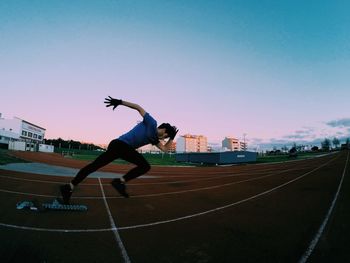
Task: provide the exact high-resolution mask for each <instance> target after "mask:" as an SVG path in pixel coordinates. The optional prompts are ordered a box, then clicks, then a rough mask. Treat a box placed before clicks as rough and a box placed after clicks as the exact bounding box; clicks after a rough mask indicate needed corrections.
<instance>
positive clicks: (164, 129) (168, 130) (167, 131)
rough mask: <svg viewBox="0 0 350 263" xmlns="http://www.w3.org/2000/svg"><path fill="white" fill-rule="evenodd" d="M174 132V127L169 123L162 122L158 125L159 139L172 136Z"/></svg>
mask: <svg viewBox="0 0 350 263" xmlns="http://www.w3.org/2000/svg"><path fill="white" fill-rule="evenodd" d="M175 134H176V127H175V126H171V125H170V124H169V123H162V124H161V125H159V126H158V137H159V139H166V138H174V137H175Z"/></svg>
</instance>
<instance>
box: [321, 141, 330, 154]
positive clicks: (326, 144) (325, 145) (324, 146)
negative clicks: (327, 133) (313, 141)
mask: <svg viewBox="0 0 350 263" xmlns="http://www.w3.org/2000/svg"><path fill="white" fill-rule="evenodd" d="M321 145H322V150H324V151H329V148H330V146H331V141H330V140H329V139H327V138H326V139H324V141H323V142H321Z"/></svg>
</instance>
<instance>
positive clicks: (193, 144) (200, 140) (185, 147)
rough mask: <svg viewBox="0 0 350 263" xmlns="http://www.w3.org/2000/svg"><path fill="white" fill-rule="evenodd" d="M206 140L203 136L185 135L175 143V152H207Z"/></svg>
mask: <svg viewBox="0 0 350 263" xmlns="http://www.w3.org/2000/svg"><path fill="white" fill-rule="evenodd" d="M207 151H208V140H207V137H205V136H203V135H191V134H185V135H182V136H180V137H179V138H178V139H177V141H176V152H180V153H181V152H207Z"/></svg>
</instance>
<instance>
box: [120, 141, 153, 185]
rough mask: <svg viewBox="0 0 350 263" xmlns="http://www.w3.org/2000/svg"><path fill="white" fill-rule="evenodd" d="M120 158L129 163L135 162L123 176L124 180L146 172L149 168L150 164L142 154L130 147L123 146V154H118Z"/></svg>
mask: <svg viewBox="0 0 350 263" xmlns="http://www.w3.org/2000/svg"><path fill="white" fill-rule="evenodd" d="M120 158H122V159H124V160H125V161H128V162H130V163H133V164H136V167H134V168H133V169H131V170H130V171H129V172H127V173H126V174H125V175H124V176H123V178H124V179H125V181H126V182H127V181H130V180H132V179H135V178H136V177H139V176H140V175H143V174H145V173H147V172H148V171H149V170H150V169H151V166H150V164H149V163H148V162H147V160H146V159H145V158H144V157H143V156H142V154H140V153H139V152H137V151H136V150H135V149H133V148H132V147H125V149H124V151H123V154H122V155H121V156H120Z"/></svg>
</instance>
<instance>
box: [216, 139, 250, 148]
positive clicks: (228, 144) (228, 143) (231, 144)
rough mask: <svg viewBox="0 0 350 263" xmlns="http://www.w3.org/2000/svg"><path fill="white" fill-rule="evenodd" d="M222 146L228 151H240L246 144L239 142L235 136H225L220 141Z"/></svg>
mask: <svg viewBox="0 0 350 263" xmlns="http://www.w3.org/2000/svg"><path fill="white" fill-rule="evenodd" d="M222 148H224V149H225V148H226V149H228V150H229V151H242V150H246V149H247V144H246V143H244V142H241V141H240V140H239V139H237V138H233V137H225V139H224V140H223V141H222Z"/></svg>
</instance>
